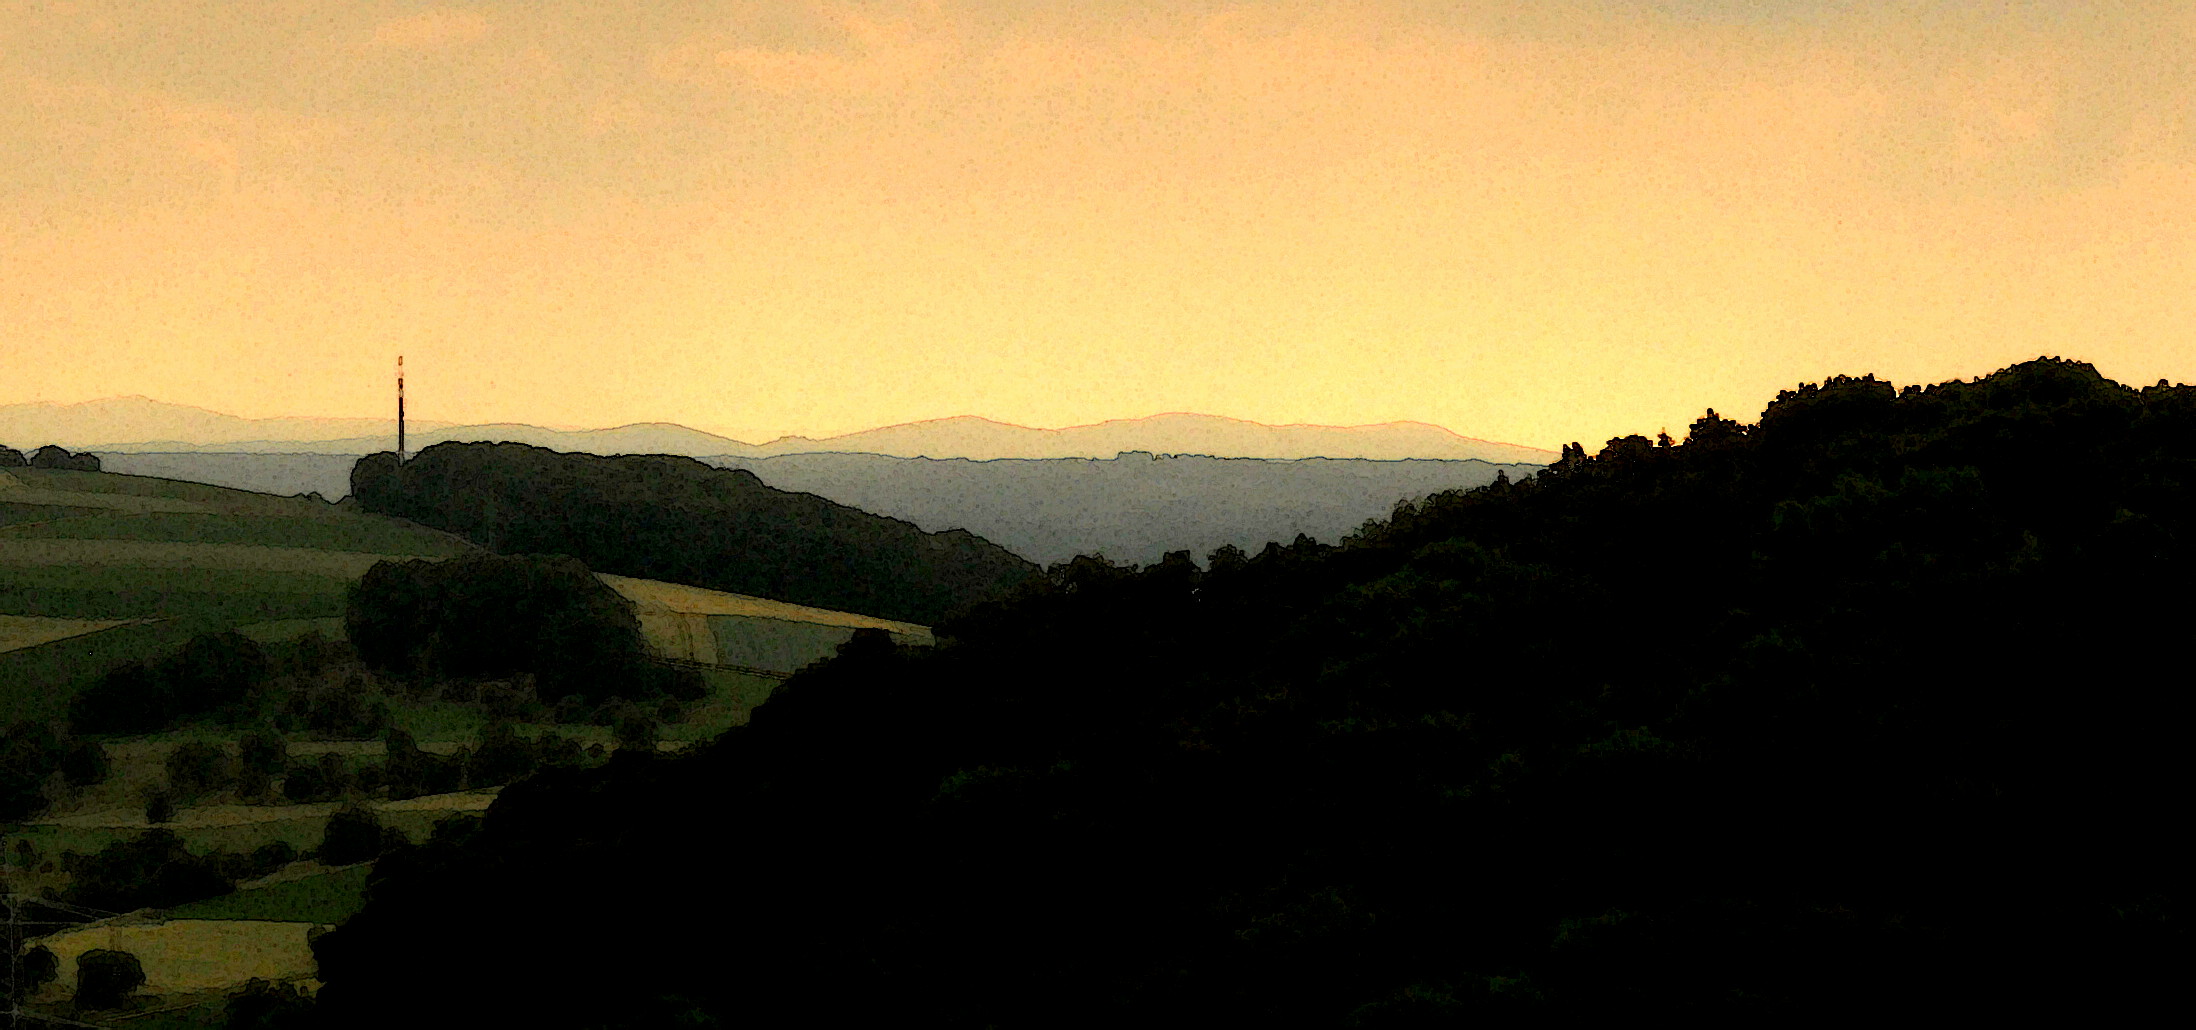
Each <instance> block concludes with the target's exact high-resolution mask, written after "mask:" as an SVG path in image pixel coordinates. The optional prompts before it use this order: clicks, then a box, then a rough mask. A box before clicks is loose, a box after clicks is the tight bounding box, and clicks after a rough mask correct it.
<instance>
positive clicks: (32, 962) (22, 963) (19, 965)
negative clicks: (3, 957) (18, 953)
mask: <svg viewBox="0 0 2196 1030" xmlns="http://www.w3.org/2000/svg"><path fill="white" fill-rule="evenodd" d="M15 975H16V997H17V998H27V997H29V996H31V995H33V994H37V993H38V991H39V989H40V988H43V987H45V986H46V985H47V984H50V983H52V982H54V981H55V980H56V979H59V978H60V976H61V960H60V959H59V958H57V957H56V956H55V955H54V953H53V949H51V948H48V947H46V946H45V945H43V944H33V945H31V946H30V947H29V948H28V949H27V950H25V951H24V952H23V956H22V957H21V958H19V959H17V960H16V974H15Z"/></svg>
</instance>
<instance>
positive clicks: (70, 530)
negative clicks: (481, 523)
mask: <svg viewBox="0 0 2196 1030" xmlns="http://www.w3.org/2000/svg"><path fill="white" fill-rule="evenodd" d="M63 539H65V540H157V541H168V542H174V543H199V544H249V545H256V546H261V547H306V548H313V549H317V550H323V551H355V552H361V553H365V554H389V555H418V556H422V557H434V558H447V557H450V556H453V555H458V554H463V553H465V552H467V551H470V550H473V549H474V548H473V546H472V545H471V544H469V543H467V542H465V541H464V540H463V539H460V538H458V537H455V536H451V535H450V534H448V533H441V532H437V531H435V530H432V529H426V528H423V527H420V526H415V525H412V524H410V523H406V522H399V521H397V520H395V519H387V518H381V517H379V516H373V515H354V514H349V513H340V512H335V511H333V510H331V511H328V512H323V513H320V514H315V515H237V514H226V513H215V514H186V513H179V512H152V513H146V514H141V515H128V514H118V513H102V514H97V515H85V516H79V517H76V518H70V519H64V520H61V521H48V522H39V523H32V524H26V525H16V526H6V527H0V540H63Z"/></svg>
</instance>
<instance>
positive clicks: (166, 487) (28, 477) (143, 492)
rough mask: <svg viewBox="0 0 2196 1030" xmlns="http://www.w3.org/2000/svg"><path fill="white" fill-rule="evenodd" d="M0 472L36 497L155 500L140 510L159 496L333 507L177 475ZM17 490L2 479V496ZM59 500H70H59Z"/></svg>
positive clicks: (242, 509) (228, 505) (232, 508)
mask: <svg viewBox="0 0 2196 1030" xmlns="http://www.w3.org/2000/svg"><path fill="white" fill-rule="evenodd" d="M0 475H5V476H8V477H9V478H11V479H13V480H14V481H15V483H16V485H17V486H19V487H21V488H22V490H24V491H38V492H39V496H47V495H55V494H73V495H79V496H78V497H77V498H75V503H82V504H85V505H87V506H92V507H102V508H112V507H114V506H115V505H116V504H118V503H121V502H125V501H126V500H127V499H129V498H139V499H141V500H145V501H149V502H155V503H154V504H153V505H151V506H149V507H147V508H145V509H143V510H155V509H157V508H160V507H163V506H161V505H159V504H158V503H157V502H162V501H168V502H178V503H181V504H185V505H195V506H199V507H198V508H197V509H196V510H202V511H220V512H228V513H231V514H237V515H316V514H320V513H323V512H327V511H330V510H331V507H330V506H329V505H328V504H326V503H324V502H321V501H314V500H310V499H307V498H302V497H277V496H275V495H273V494H259V493H253V492H251V491H249V490H231V489H229V488H228V487H223V486H208V485H206V484H204V483H186V482H183V481H182V480H179V479H155V478H152V477H150V476H124V475H117V474H115V473H112V472H70V471H63V470H61V469H31V468H19V469H9V470H7V471H6V472H5V473H0ZM16 492H17V491H16V490H15V489H13V488H11V487H9V486H7V485H6V484H0V500H11V501H12V500H18V499H20V498H17V497H11V496H8V494H11V493H16ZM57 503H62V504H67V503H71V502H70V501H67V500H63V501H59V502H57ZM167 510H176V509H173V508H169V509H167Z"/></svg>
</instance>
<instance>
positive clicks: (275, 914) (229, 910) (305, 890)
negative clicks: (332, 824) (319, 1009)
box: [167, 865, 372, 925]
mask: <svg viewBox="0 0 2196 1030" xmlns="http://www.w3.org/2000/svg"><path fill="white" fill-rule="evenodd" d="M371 871H372V867H371V866H368V865H354V866H345V867H343V868H340V869H333V870H329V871H328V872H324V873H317V874H314V875H311V876H301V877H298V878H297V879H294V880H284V881H282V882H280V883H273V884H269V885H267V886H265V887H254V888H251V889H249V890H240V891H237V892H236V893H234V894H228V895H224V896H222V897H218V898H208V899H206V900H204V901H194V902H192V903H190V904H188V905H184V906H181V907H179V908H172V909H169V910H168V912H167V917H168V918H169V919H260V920H269V921H273V922H280V923H323V924H329V925H333V924H336V923H340V922H342V921H344V920H346V919H349V918H351V916H352V915H353V914H355V913H357V912H358V910H359V909H360V908H361V907H363V906H364V905H365V904H366V875H367V874H368V873H369V872H371Z"/></svg>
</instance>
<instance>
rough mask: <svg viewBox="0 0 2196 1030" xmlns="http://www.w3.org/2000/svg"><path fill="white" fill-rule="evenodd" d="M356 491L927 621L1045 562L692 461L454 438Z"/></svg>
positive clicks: (485, 534)
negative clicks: (608, 455)
mask: <svg viewBox="0 0 2196 1030" xmlns="http://www.w3.org/2000/svg"><path fill="white" fill-rule="evenodd" d="M351 490H352V493H353V494H354V495H355V496H356V497H357V499H358V502H359V504H360V506H362V507H363V508H365V509H366V510H367V511H372V512H380V513H384V514H390V515H401V516H403V517H404V518H408V519H411V520H413V521H415V522H419V523H422V524H424V525H429V526H433V527H435V528H437V529H442V530H447V531H449V532H453V533H457V534H459V535H462V536H464V537H466V538H468V539H470V540H472V541H473V542H475V543H478V544H481V545H483V546H485V547H488V548H490V549H491V550H496V551H501V552H503V553H506V554H528V553H537V554H568V555H571V556H573V557H575V558H578V559H580V560H581V561H584V562H586V563H587V564H588V566H589V567H591V568H593V569H594V570H595V571H597V572H608V573H614V574H617V575H621V576H636V577H641V578H645V579H661V580H668V581H671V582H674V583H687V584H691V585H693V586H701V587H709V588H711V589H716V590H729V591H732V592H734V593H741V594H754V595H757V596H761V597H769V598H775V599H777V600H781V601H791V602H793V603H795V604H806V605H815V606H817V607H823V608H833V609H838V610H841V611H851V612H861V613H863V614H865V615H875V616H878V617H880V618H887V619H899V620H904V621H907V622H916V623H923V624H926V625H927V624H930V623H933V622H936V621H938V620H939V619H941V618H944V617H946V616H947V615H949V614H950V613H952V612H954V611H956V610H959V609H961V608H965V607H967V606H969V605H971V604H975V603H978V602H981V601H986V600H990V599H993V598H997V597H999V596H1001V595H1002V594H1004V593H1005V592H1006V591H1008V590H1009V589H1011V588H1013V587H1014V586H1015V585H1016V584H1018V583H1020V582H1022V581H1024V580H1026V579H1028V578H1030V577H1031V576H1033V575H1034V574H1035V573H1036V571H1037V570H1036V567H1035V566H1033V565H1031V564H1030V563H1029V562H1027V561H1024V560H1022V559H1020V558H1017V557H1015V556H1014V555H1012V554H1010V553H1008V552H1007V551H1005V550H1003V549H1001V548H1000V547H998V546H997V545H995V544H992V543H990V542H988V541H985V540H983V539H980V538H978V537H976V536H973V535H970V534H968V533H966V532H946V533H925V532H923V531H922V530H920V529H917V528H916V527H914V526H912V525H910V524H908V523H905V522H901V521H898V520H896V519H888V518H884V517H882V516H878V515H871V514H869V513H868V512H865V511H860V510H858V509H855V508H849V507H847V506H845V505H842V504H834V503H832V502H830V501H827V500H824V499H823V498H821V497H816V496H813V495H810V494H798V493H788V492H786V491H783V490H774V489H771V488H770V487H767V486H764V485H763V484H762V483H761V481H759V480H757V479H756V478H755V477H754V475H753V474H751V473H747V472H741V471H735V470H725V469H715V468H711V467H709V466H707V465H704V464H702V463H701V462H698V461H695V460H694V459H692V458H677V457H669V456H665V455H645V456H643V455H626V456H623V457H616V458H605V457H599V456H596V455H592V454H563V453H559V452H556V451H550V450H544V449H542V448H539V447H529V446H526V445H524V444H486V443H476V444H459V443H446V444H437V445H435V446H433V447H429V448H427V449H426V450H424V451H421V452H420V453H419V454H418V455H417V456H415V457H413V458H411V459H410V460H408V461H406V462H405V463H404V465H403V466H402V467H401V468H400V467H398V465H397V464H396V460H395V455H393V454H387V453H383V454H372V455H368V456H366V457H364V458H361V459H359V462H358V464H357V465H356V466H355V467H354V468H353V470H352V473H351Z"/></svg>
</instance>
